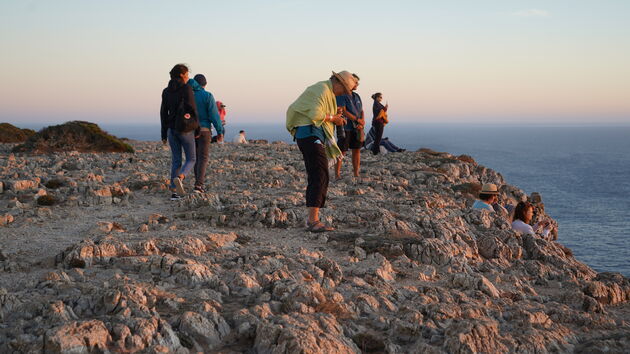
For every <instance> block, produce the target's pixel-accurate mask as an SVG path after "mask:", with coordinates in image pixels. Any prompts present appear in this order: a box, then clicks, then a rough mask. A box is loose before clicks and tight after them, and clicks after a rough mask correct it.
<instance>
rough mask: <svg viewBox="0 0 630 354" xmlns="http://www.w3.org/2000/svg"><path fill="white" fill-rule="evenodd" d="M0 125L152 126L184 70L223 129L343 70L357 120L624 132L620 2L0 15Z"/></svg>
mask: <svg viewBox="0 0 630 354" xmlns="http://www.w3.org/2000/svg"><path fill="white" fill-rule="evenodd" d="M0 50H1V55H0V121H2V122H5V121H6V122H10V123H13V124H16V125H18V126H19V125H20V124H23V123H24V124H26V123H61V122H64V121H68V120H74V119H82V120H88V121H93V122H97V123H104V122H107V123H120V124H127V123H129V124H145V123H157V122H158V121H159V106H160V95H161V91H162V89H163V88H164V87H166V84H167V82H168V79H169V76H168V72H169V71H170V69H171V68H172V67H173V65H174V64H177V63H186V64H188V65H189V66H190V69H191V73H192V74H193V75H194V74H197V73H203V74H205V75H206V77H207V79H208V86H207V89H208V90H209V91H210V92H212V93H213V94H214V96H215V97H216V98H217V99H218V100H221V101H223V102H224V103H225V104H226V105H227V110H228V115H227V119H228V122H230V121H231V122H247V123H273V122H276V123H277V122H284V119H285V112H286V109H287V107H288V106H289V105H290V104H291V103H292V102H293V101H294V100H295V99H296V98H297V97H298V96H299V95H300V93H302V92H303V91H304V89H305V88H306V87H307V86H309V85H311V84H313V83H315V82H317V81H321V80H326V79H328V78H329V77H330V74H331V71H332V70H335V71H341V70H348V71H350V72H354V73H357V74H358V75H359V76H360V77H361V82H360V86H359V89H358V93H359V94H360V95H361V96H362V98H363V102H364V106H365V107H366V108H367V109H366V116H367V117H368V119H370V118H371V112H369V111H371V110H370V108H371V104H372V100H371V98H370V96H371V95H372V94H373V93H375V92H382V93H383V97H384V99H385V101H387V102H388V103H389V104H390V111H389V113H390V120H392V121H401V122H427V123H462V122H464V123H472V124H476V123H488V124H496V123H524V124H529V123H532V124H546V123H550V124H565V123H566V124H600V123H601V124H624V125H625V124H630V64H628V63H630V1H627V0H599V1H592V0H546V1H512V0H476V1H471V0H460V1H455V0H442V1H422V0H416V1H402V0H400V1H397V0H391V1H371V0H363V1H341V0H338V1H327V0H319V1H300V0H294V1H273V0H268V1H245V0H231V1H159V0H152V1H143V0H136V1H119V0H109V1H73V0H68V1H35V0H22V1H12V0H0Z"/></svg>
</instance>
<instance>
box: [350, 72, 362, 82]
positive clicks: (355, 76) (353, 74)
mask: <svg viewBox="0 0 630 354" xmlns="http://www.w3.org/2000/svg"><path fill="white" fill-rule="evenodd" d="M352 76H354V78H355V79H357V81H359V80H361V78H359V75H357V74H355V73H352Z"/></svg>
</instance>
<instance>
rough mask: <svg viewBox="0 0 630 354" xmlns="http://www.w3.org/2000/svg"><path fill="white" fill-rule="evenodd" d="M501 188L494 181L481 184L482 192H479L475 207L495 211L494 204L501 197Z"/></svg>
mask: <svg viewBox="0 0 630 354" xmlns="http://www.w3.org/2000/svg"><path fill="white" fill-rule="evenodd" d="M498 195H499V190H498V189H497V186H496V185H495V184H492V183H486V184H484V185H483V186H481V192H479V199H477V200H475V203H474V204H473V206H472V207H473V209H482V210H488V211H492V212H494V208H493V207H492V204H495V203H496V202H497V201H498V200H499V198H498Z"/></svg>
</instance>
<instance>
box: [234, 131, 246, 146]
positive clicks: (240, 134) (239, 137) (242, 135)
mask: <svg viewBox="0 0 630 354" xmlns="http://www.w3.org/2000/svg"><path fill="white" fill-rule="evenodd" d="M232 142H233V143H236V144H247V139H245V131H244V130H241V131H240V132H238V135H237V136H235V137H234V140H232Z"/></svg>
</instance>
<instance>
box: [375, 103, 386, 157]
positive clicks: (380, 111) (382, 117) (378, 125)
mask: <svg viewBox="0 0 630 354" xmlns="http://www.w3.org/2000/svg"><path fill="white" fill-rule="evenodd" d="M372 99H373V100H374V104H373V105H372V114H374V116H373V118H372V127H373V128H374V143H373V144H372V154H374V155H378V153H379V152H380V147H381V138H383V130H384V129H385V124H387V123H388V120H387V108H389V105H388V104H386V105H384V106H383V104H382V103H381V101H383V94H381V93H380V92H377V93H375V94H373V95H372Z"/></svg>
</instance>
